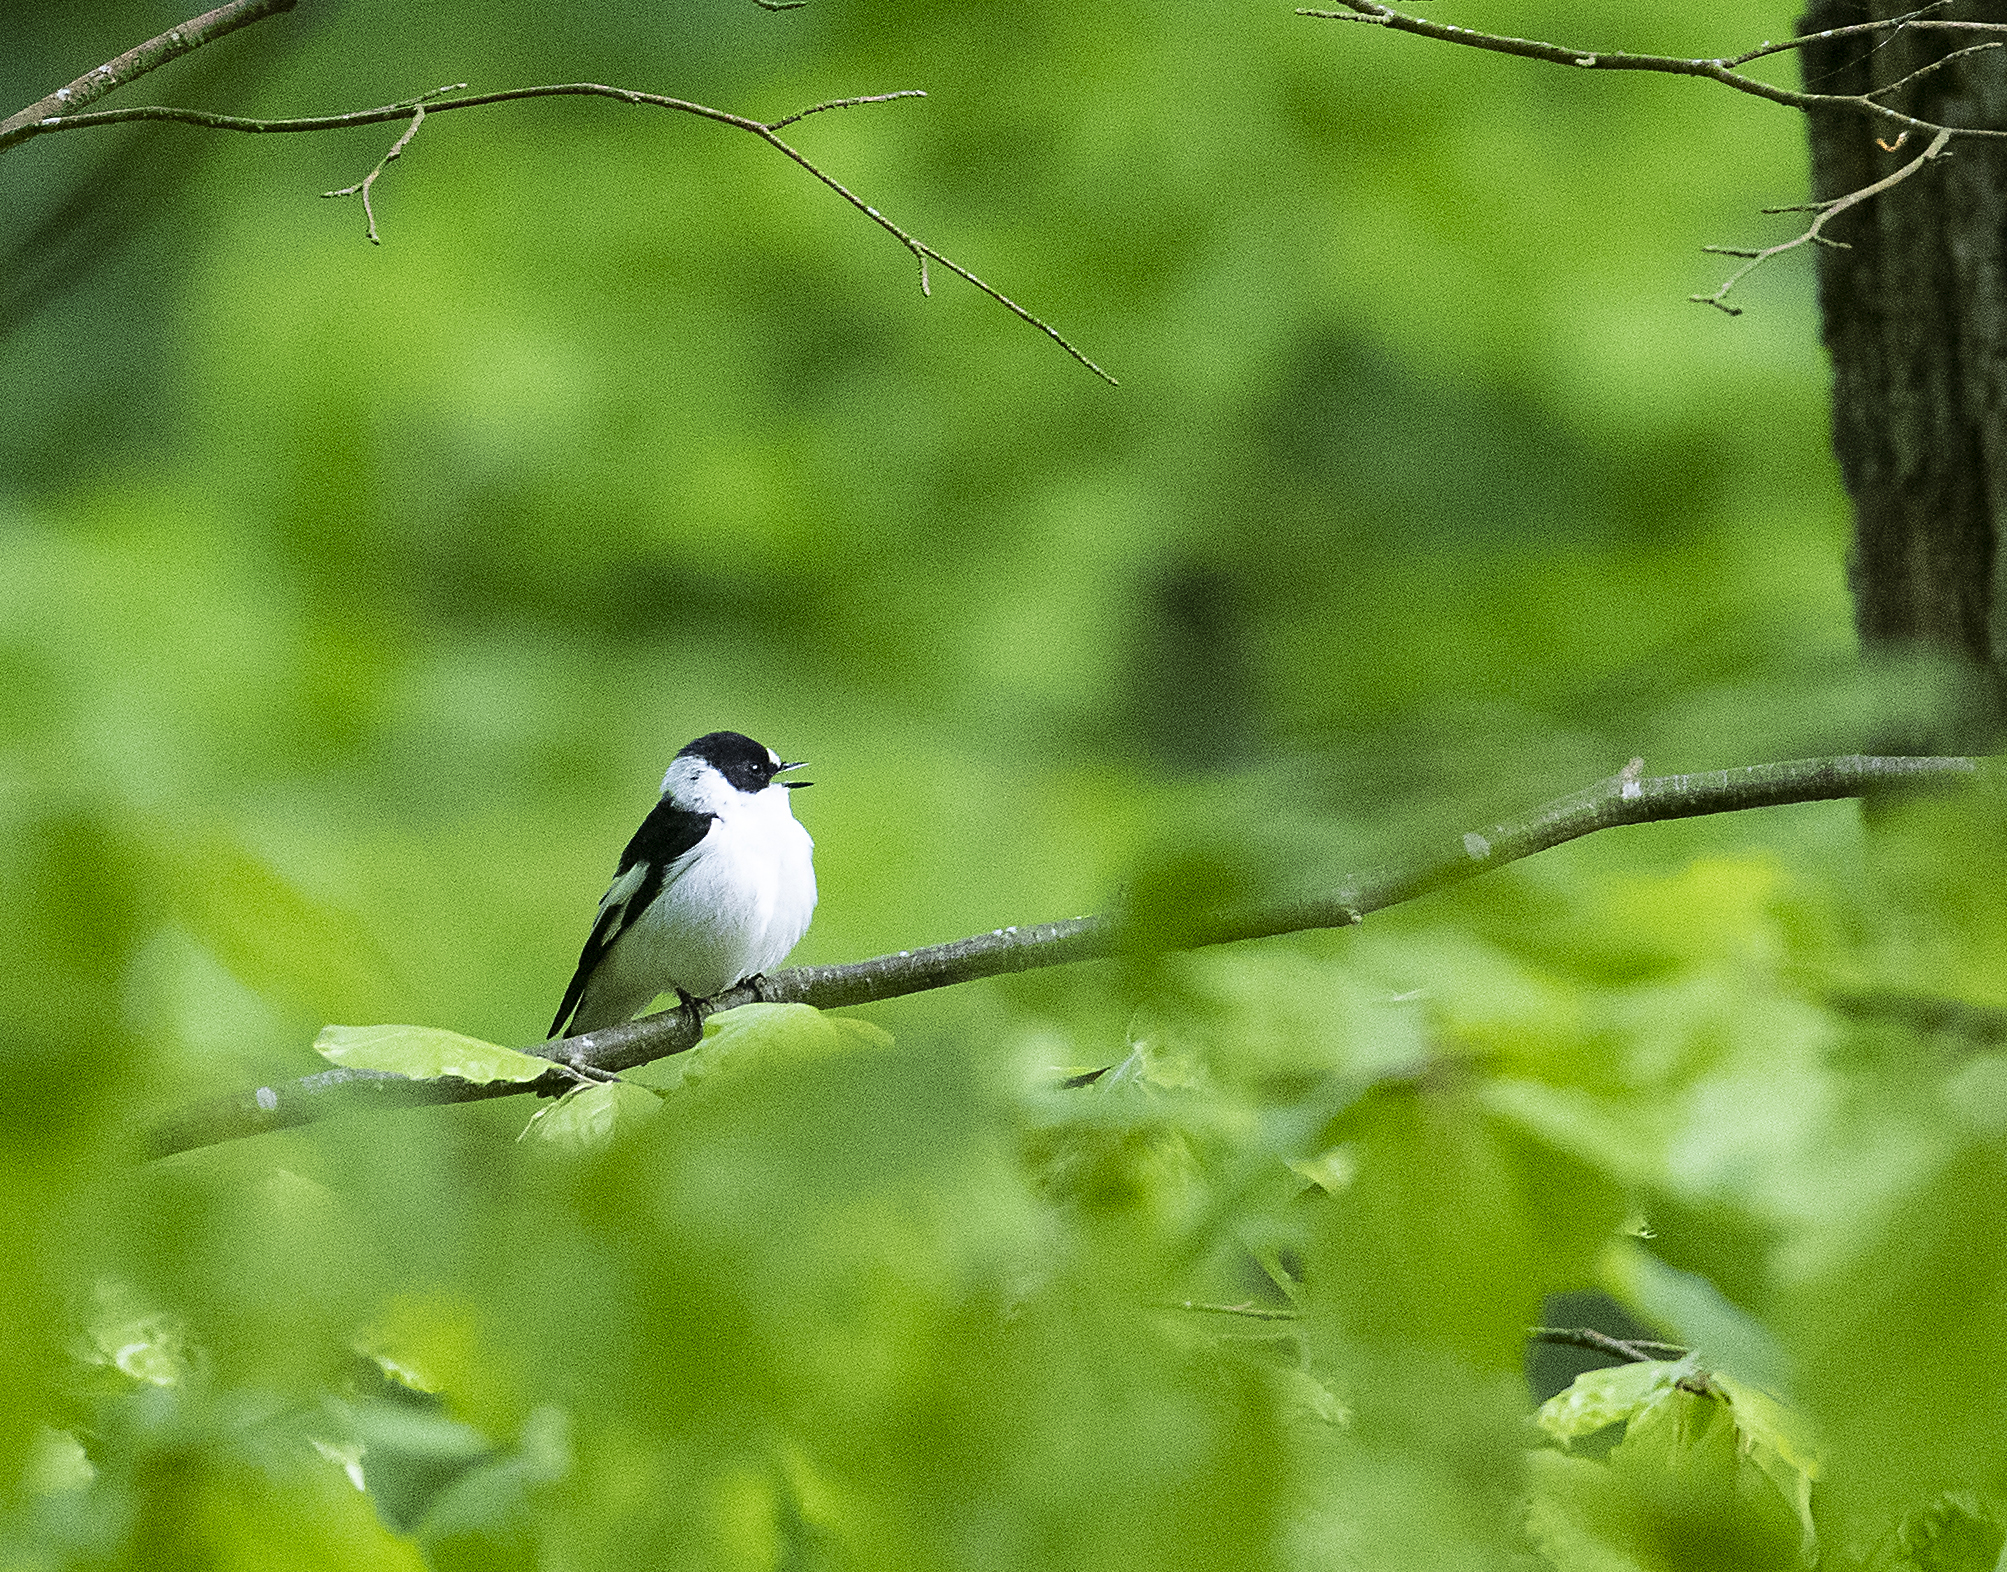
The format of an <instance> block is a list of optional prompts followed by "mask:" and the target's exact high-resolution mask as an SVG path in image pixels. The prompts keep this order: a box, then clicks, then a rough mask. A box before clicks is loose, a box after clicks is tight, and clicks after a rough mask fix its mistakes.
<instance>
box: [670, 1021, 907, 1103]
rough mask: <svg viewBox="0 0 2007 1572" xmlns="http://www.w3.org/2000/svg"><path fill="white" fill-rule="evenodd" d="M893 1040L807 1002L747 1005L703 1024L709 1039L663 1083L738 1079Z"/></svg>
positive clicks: (674, 1064) (682, 1057)
mask: <svg viewBox="0 0 2007 1572" xmlns="http://www.w3.org/2000/svg"><path fill="white" fill-rule="evenodd" d="M891 1046H892V1038H891V1036H890V1035H889V1034H888V1033H886V1032H885V1031H883V1030H881V1029H880V1028H879V1027H876V1026H873V1025H872V1024H871V1023H870V1022H869V1021H860V1020H858V1019H856V1018H855V1017H854V1016H848V1015H825V1014H824V1013H823V1012H822V1011H820V1010H818V1009H816V1008H815V1007H814V1006H813V1005H808V1004H743V1005H740V1006H739V1008H737V1009H736V1010H724V1011H721V1012H720V1013H718V1014H717V1015H714V1016H712V1017H710V1019H708V1020H707V1021H705V1022H704V1040H703V1041H702V1042H701V1043H699V1044H698V1045H697V1046H696V1047H695V1048H693V1049H692V1050H691V1051H690V1052H689V1053H687V1054H679V1055H677V1056H676V1058H675V1059H674V1060H673V1061H671V1062H670V1063H669V1064H668V1065H667V1066H666V1067H665V1079H664V1080H663V1081H662V1082H661V1083H660V1084H662V1085H664V1086H679V1085H692V1086H694V1085H695V1084H696V1083H698V1082H708V1081H711V1080H714V1079H724V1078H726V1077H735V1076H737V1075H739V1074H741V1073H743V1072H744V1071H746V1070H749V1069H751V1068H753V1067H754V1066H756V1065H775V1064H804V1063H808V1062H810V1061H813V1060H819V1059H827V1058H832V1057H835V1056H837V1055H840V1054H846V1053H858V1052H878V1051H881V1050H883V1049H886V1048H890V1047H891Z"/></svg>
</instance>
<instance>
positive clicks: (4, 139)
mask: <svg viewBox="0 0 2007 1572" xmlns="http://www.w3.org/2000/svg"><path fill="white" fill-rule="evenodd" d="M295 4H296V0H232V3H231V4H229V5H220V6H218V7H217V8H216V9H215V10H213V11H205V12H203V13H202V15H200V16H197V17H191V18H190V19H189V20H188V21H186V22H183V23H182V24H181V25H180V26H179V27H170V28H169V29H168V30H167V31H166V32H164V33H162V34H160V35H159V36H158V37H156V38H149V39H148V40H147V41H146V42H145V43H143V44H135V45H133V47H132V48H130V49H128V50H127V51H126V52H125V53H124V54H122V55H120V56H119V57H118V58H117V59H115V60H108V61H106V62H105V63H104V64H103V65H101V66H97V67H94V68H93V69H91V70H89V71H86V72H85V73H84V74H83V75H82V76H80V77H78V78H77V79H76V80H75V81H74V82H72V83H70V85H69V86H68V87H59V88H57V89H56V90H55V91H54V92H53V93H50V94H48V95H47V96H46V97H44V98H39V99H37V100H36V101H35V102H34V103H32V104H30V105H29V106H28V107H27V108H26V109H22V110H17V111H16V112H15V113H14V114H11V115H9V116H8V117H7V118H6V119H5V120H0V151H5V150H6V149H7V148H10V147H12V146H14V144H15V143H17V142H25V141H27V140H28V138H30V137H32V136H38V135H40V134H41V133H42V132H44V131H47V130H50V129H52V127H53V124H54V122H56V121H58V120H61V119H63V118H64V117H65V116H68V115H73V114H75V113H76V112H77V111H78V110H80V109H83V108H86V107H87V106H89V105H91V104H94V103H96V102H97V101H98V100H99V99H100V98H103V97H104V96H105V94H107V93H109V92H111V91H112V90H113V89H115V88H120V87H124V86H125V85H126V83H128V82H132V81H136V80H138V79H139V78H140V77H143V76H145V75H146V73H147V72H149V71H153V70H157V69H158V68H159V67H161V66H164V65H166V64H167V63H168V62H169V61H170V60H177V59H179V58H180V57H181V56H183V55H185V54H187V53H189V52H190V51H191V50H195V49H200V48H201V47H202V46H203V45H204V44H209V43H214V42H215V41H216V40H217V39H219V38H223V37H226V36H227V35H229V34H231V33H234V32H236V31H237V29H238V28H240V27H248V26H250V24H251V23H253V22H261V21H263V20H264V19H265V18H266V17H268V16H274V15H277V14H278V13H279V12H281V11H290V10H292V8H293V6H294V5H295Z"/></svg>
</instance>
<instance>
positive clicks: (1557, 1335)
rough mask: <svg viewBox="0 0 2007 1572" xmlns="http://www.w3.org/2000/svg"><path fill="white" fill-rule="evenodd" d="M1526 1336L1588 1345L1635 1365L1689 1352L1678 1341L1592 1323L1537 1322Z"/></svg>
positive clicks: (1540, 1340) (1570, 1345) (1568, 1345)
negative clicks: (1614, 1332)
mask: <svg viewBox="0 0 2007 1572" xmlns="http://www.w3.org/2000/svg"><path fill="white" fill-rule="evenodd" d="M1526 1336H1527V1339H1528V1340H1529V1341H1530V1342H1535V1343H1556V1344H1559V1345H1560V1346H1561V1347H1563V1348H1586V1349H1588V1350H1590V1351H1591V1352H1592V1353H1598V1354H1608V1355H1609V1356H1610V1357H1611V1358H1612V1359H1621V1360H1624V1361H1625V1362H1626V1363H1628V1364H1634V1365H1640V1364H1646V1363H1648V1362H1650V1361H1652V1360H1655V1359H1684V1358H1686V1356H1687V1350H1686V1349H1685V1348H1683V1347H1681V1346H1680V1345H1679V1344H1678V1343H1655V1342H1653V1341H1651V1340H1650V1339H1649V1338H1642V1337H1612V1336H1610V1334H1609V1333H1608V1332H1599V1331H1597V1330H1596V1329H1595V1328H1594V1327H1593V1326H1534V1327H1528V1328H1527V1331H1526Z"/></svg>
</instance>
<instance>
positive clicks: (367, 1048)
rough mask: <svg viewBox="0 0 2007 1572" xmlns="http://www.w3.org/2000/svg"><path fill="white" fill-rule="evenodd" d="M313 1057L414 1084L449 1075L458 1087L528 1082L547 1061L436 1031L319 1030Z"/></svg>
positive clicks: (414, 1028) (384, 1028)
mask: <svg viewBox="0 0 2007 1572" xmlns="http://www.w3.org/2000/svg"><path fill="white" fill-rule="evenodd" d="M314 1052H316V1053H318V1054H319V1055H320V1056H321V1057H322V1058H324V1059H326V1060H328V1061H329V1062H330V1063H332V1064H338V1065H341V1066H343V1067H344V1068H347V1069H351V1070H390V1071H393V1072H395V1073H396V1074H398V1075H408V1076H411V1077H412V1078H413V1079H414V1080H421V1081H430V1080H436V1079H437V1078H438V1077H440V1076H442V1075H450V1076H453V1077H455V1078H456V1079H458V1080H462V1081H474V1082H484V1081H518V1082H521V1081H534V1080H537V1079H538V1078H539V1077H541V1076H545V1075H548V1074H549V1073H550V1071H551V1061H550V1060H548V1059H539V1058H538V1057H537V1056H536V1055H534V1054H527V1053H522V1052H520V1051H518V1050H517V1049H514V1048H503V1047H499V1046H498V1045H496V1044H494V1043H484V1042H481V1041H480V1040H479V1039H477V1038H473V1037H462V1036H461V1035H460V1034H459V1033H458V1032H448V1031H442V1030H440V1029H439V1028H438V1027H436V1026H325V1027H323V1028H321V1034H320V1036H318V1037H316V1038H315V1039H314Z"/></svg>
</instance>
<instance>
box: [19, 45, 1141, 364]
mask: <svg viewBox="0 0 2007 1572" xmlns="http://www.w3.org/2000/svg"><path fill="white" fill-rule="evenodd" d="M926 96H927V95H926V94H925V93H924V92H923V91H921V90H919V89H917V88H907V89H904V90H902V91H900V92H896V93H874V94H871V95H868V96H866V97H861V98H837V99H831V100H830V101H828V102H827V103H821V104H815V105H812V106H811V107H809V108H807V109H804V110H801V111H799V112H797V113H795V114H792V115H787V116H784V117H782V118H781V119H779V120H776V121H773V122H772V123H771V124H769V123H768V122H766V121H762V120H753V119H750V118H748V117H747V116H745V115H735V114H732V113H730V112H728V111H726V110H723V109H713V108H711V107H710V106H709V105H708V104H698V103H693V102H691V101H690V100H689V99H687V98H671V97H668V96H667V95H666V94H662V93H643V92H639V91H637V90H635V89H633V88H628V87H608V86H606V85H605V84H604V83H600V82H553V83H546V84H543V85H540V86H536V87H514V88H506V89H504V90H502V91H500V92H494V93H470V94H468V95H467V96H466V97H465V98H444V99H440V100H439V101H438V102H437V103H433V102H429V101H427V102H425V103H424V105H423V107H424V110H425V113H426V114H428V115H442V114H445V113H447V112H448V111H449V110H454V109H476V108H479V107H481V106H483V105H487V104H505V103H512V102H514V101H516V100H518V99H529V98H565V97H574V98H611V99H613V100H615V101H616V102H618V103H623V104H635V105H641V106H645V107H649V108H655V109H673V110H677V111H679V112H681V113H683V114H688V115H695V116H697V117H698V118H699V119H702V120H710V121H714V122H716V123H717V124H719V125H724V126H731V127H732V128H733V129H735V130H739V131H744V132H747V133H748V134H750V135H752V136H756V137H758V138H759V139H760V140H761V141H762V142H764V143H766V144H767V145H768V146H769V147H771V148H773V149H774V150H775V151H776V152H778V153H780V154H781V155H782V156H784V157H786V158H788V159H791V160H792V161H793V162H794V163H796V164H799V165H800V166H801V167H802V168H803V169H805V170H807V171H808V173H809V174H810V175H812V176H814V177H815V178H816V179H817V180H819V181H821V182H822V183H823V184H824V185H825V186H827V187H829V189H830V190H832V191H834V192H835V193H836V194H837V195H838V196H840V197H841V198H843V200H844V201H845V202H848V203H849V204H850V205H851V206H852V207H854V208H856V209H857V211H858V212H860V213H862V214H864V216H865V217H867V218H869V219H870V220H871V222H872V223H874V224H876V225H877V226H878V227H879V228H880V229H882V230H884V231H885V232H886V233H887V234H888V235H890V236H892V238H893V239H895V240H897V241H898V242H899V244H900V245H902V246H904V247H905V248H906V249H907V250H908V251H910V252H912V254H913V255H914V256H915V257H917V258H919V260H920V267H921V278H920V284H921V288H922V290H923V291H925V292H927V293H929V294H931V293H932V291H931V290H930V289H929V288H928V280H927V275H926V266H927V263H928V261H929V260H930V259H931V260H932V261H935V262H938V263H940V264H941V266H942V267H944V268H946V269H948V271H949V272H951V273H953V274H955V275H956V276H957V277H958V278H961V279H963V280H965V281H966V282H967V283H969V284H970V285H972V286H974V287H975V288H976V289H977V290H979V291H980V292H981V293H983V294H985V295H987V296H988V297H989V298H990V299H991V300H994V301H995V302H996V303H997V304H998V305H1000V306H1002V307H1003V308H1004V309H1005V310H1006V311H1008V312H1009V313H1010V314H1011V315H1012V316H1014V317H1016V318H1017V319H1018V320H1019V321H1020V322H1024V323H1027V324H1028V325H1030V326H1032V327H1035V328H1037V329H1038V330H1039V332H1041V333H1043V334H1044V335H1045V336H1046V337H1047V338H1049V339H1051V340H1052V341H1053V343H1055V344H1057V345H1058V346H1059V347H1060V348H1061V349H1062V350H1064V351H1065V352H1066V353H1067V354H1068V355H1070V356H1071V357H1072V358H1073V359H1074V360H1076V361H1078V362H1079V363H1080V364H1081V365H1083V366H1085V367H1086V368H1087V369H1088V370H1089V371H1091V372H1093V373H1094V375H1096V376H1097V377H1099V378H1100V379H1101V380H1102V381H1103V382H1106V383H1108V384H1109V385H1110V386H1111V387H1115V386H1119V385H1120V384H1119V383H1117V382H1116V380H1115V378H1114V377H1112V376H1110V375H1109V374H1108V373H1107V372H1106V371H1104V370H1103V369H1102V368H1101V367H1100V366H1099V365H1097V364H1096V363H1095V362H1094V361H1092V360H1090V359H1089V358H1088V357H1087V355H1086V354H1085V353H1083V352H1082V351H1081V350H1080V349H1079V348H1078V347H1077V346H1076V345H1075V344H1074V343H1073V342H1072V341H1071V340H1070V339H1068V338H1067V337H1066V336H1065V335H1064V334H1062V333H1061V332H1060V331H1059V329H1057V328H1055V327H1054V326H1053V325H1052V324H1051V323H1050V322H1047V321H1046V320H1045V319H1044V318H1043V317H1040V316H1037V315H1035V314H1034V313H1032V312H1030V311H1028V310H1026V309H1025V308H1024V307H1023V306H1021V305H1019V304H1018V303H1017V302H1016V301H1015V300H1013V299H1011V297H1010V296H1008V295H1006V294H1005V293H1004V292H1003V291H1002V290H1000V289H998V288H996V287H995V286H994V285H992V284H987V283H985V282H984V281H983V280H982V279H980V278H978V277H977V276H976V275H975V274H974V273H972V272H970V271H969V269H967V268H965V267H963V266H962V265H961V263H959V262H957V261H955V260H954V259H953V258H951V257H948V256H944V255H943V254H942V253H941V252H939V251H937V250H936V249H935V248H934V247H932V246H930V245H929V244H927V242H925V241H924V240H921V239H920V238H919V237H918V236H916V235H914V234H912V233H910V232H909V231H907V230H906V229H904V228H902V227H901V226H900V225H898V224H897V223H895V222H893V220H891V219H889V218H887V217H886V216H885V215H884V214H883V213H881V212H879V211H878V209H877V208H875V207H873V206H872V205H871V204H870V203H868V202H866V201H865V200H864V199H863V198H862V197H860V196H858V195H857V193H856V192H854V191H852V190H851V189H850V188H849V187H848V186H846V185H844V184H843V182H842V181H840V180H837V179H836V178H835V177H834V176H832V175H830V174H829V173H828V172H827V171H825V170H824V169H823V168H822V167H821V166H820V165H819V164H816V163H815V162H813V161H812V160H811V159H810V158H808V157H807V155H805V154H804V153H802V152H801V150H800V149H798V148H796V147H795V146H794V145H793V144H792V143H790V142H787V141H785V140H783V139H782V137H781V136H780V135H779V131H778V128H779V127H782V126H788V125H792V124H794V122H795V121H797V120H802V119H805V118H806V117H807V116H809V115H814V114H820V113H822V112H823V111H824V110H828V109H844V108H849V107H850V106H852V105H856V104H882V103H889V102H890V101H892V100H893V99H896V98H925V97H926ZM419 102H420V101H419V100H415V99H403V100H400V101H399V102H397V103H395V104H379V105H377V106H375V107H373V108H370V109H356V110H351V111H349V112H347V113H345V114H336V115H313V116H308V117H305V118H299V119H288V120H259V119H253V118H249V117H247V116H243V115H218V114H210V113H209V112H207V111H206V110H199V109H176V108H172V107H169V106H166V105H160V104H148V105H142V106H140V107H137V108H133V109H100V110H94V111H93V112H91V113H90V114H85V115H64V116H62V117H60V118H54V119H50V120H45V121H42V122H40V123H38V124H36V125H32V126H28V127H26V128H25V129H24V130H23V132H22V133H21V137H19V138H17V139H16V140H21V139H24V138H25V137H29V136H36V135H41V134H45V133H48V132H53V131H72V130H80V129H82V128H84V127H86V126H108V125H123V124H126V123H128V122H132V121H139V120H168V121H174V122H177V123H179V124H182V125H192V126H203V127H206V128H208V129H210V130H213V131H244V132H251V133H277V134H283V133H290V132H306V131H335V130H340V129H342V128H344V127H348V126H368V125H380V124H382V123H383V122H385V121H389V120H404V119H409V118H412V117H413V115H414V112H415V110H416V109H417V108H418V107H419ZM414 129H415V127H414ZM405 140H408V137H407V138H406V139H405ZM5 145H6V144H4V143H0V147H4V146H5ZM365 183H366V182H365ZM358 189H360V187H358Z"/></svg>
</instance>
